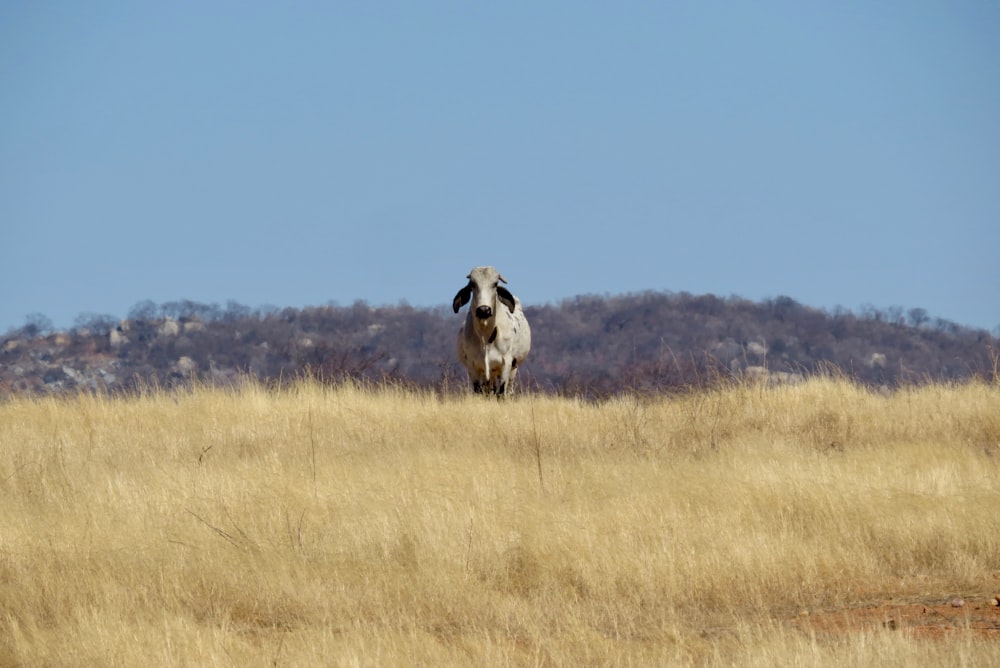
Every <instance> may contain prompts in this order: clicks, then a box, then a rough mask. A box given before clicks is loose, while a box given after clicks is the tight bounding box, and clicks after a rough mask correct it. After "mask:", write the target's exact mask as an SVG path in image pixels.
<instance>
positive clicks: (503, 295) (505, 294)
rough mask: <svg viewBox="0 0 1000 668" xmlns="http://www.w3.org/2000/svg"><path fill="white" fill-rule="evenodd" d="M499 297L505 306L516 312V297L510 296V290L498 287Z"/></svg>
mask: <svg viewBox="0 0 1000 668" xmlns="http://www.w3.org/2000/svg"><path fill="white" fill-rule="evenodd" d="M497 297H498V298H499V299H500V301H501V302H503V304H504V306H506V307H507V309H508V310H509V311H510V312H511V313H513V312H514V306H515V304H514V295H512V294H510V290H508V289H507V288H505V287H501V286H499V285H498V286H497Z"/></svg>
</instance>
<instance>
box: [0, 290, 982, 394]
mask: <svg viewBox="0 0 1000 668" xmlns="http://www.w3.org/2000/svg"><path fill="white" fill-rule="evenodd" d="M525 310H526V313H527V315H528V318H529V320H530V322H531V326H532V335H533V344H532V352H531V356H530V358H529V359H528V361H527V362H526V363H525V365H524V366H523V367H522V370H521V375H520V376H519V381H520V383H521V384H522V387H525V386H527V387H528V388H531V389H533V390H535V391H542V392H548V393H561V394H568V395H576V396H585V397H602V396H608V395H611V394H615V393H620V392H626V391H640V392H664V391H673V390H680V389H688V388H692V387H700V386H705V385H707V384H711V383H713V382H715V381H717V380H718V379H720V378H728V377H732V376H740V375H742V376H749V377H753V378H756V379H759V380H762V381H765V382H770V383H792V382H797V381H799V380H801V379H802V378H804V377H805V376H807V375H809V374H812V373H816V372H817V371H830V370H838V371H839V372H842V373H844V374H845V375H847V376H848V377H850V378H852V379H854V380H856V381H857V382H860V383H863V384H866V385H870V386H878V387H881V386H887V387H894V386H897V385H899V384H901V383H914V382H916V383H919V382H926V381H949V380H963V379H968V378H970V377H974V376H980V377H985V378H988V379H991V380H992V379H994V378H995V377H996V375H997V356H996V352H997V350H998V346H997V344H998V340H997V339H996V338H994V337H993V336H991V335H990V334H989V333H988V332H986V331H983V330H972V329H968V328H964V327H960V326H958V325H955V324H954V323H951V322H949V321H946V320H941V319H933V318H931V317H929V316H928V315H927V313H926V312H925V311H924V310H923V309H911V310H909V311H904V310H903V309H901V308H893V309H888V310H884V311H883V310H879V309H875V308H869V309H865V310H864V311H863V312H862V313H860V314H857V313H853V312H850V311H846V310H837V311H835V312H833V313H829V312H826V311H821V310H817V309H814V308H810V307H807V306H803V305H801V304H799V303H797V302H796V301H795V300H793V299H791V298H788V297H778V298H776V299H772V300H768V301H765V302H759V303H758V302H750V301H748V300H745V299H741V298H736V297H731V298H720V297H716V296H713V295H691V294H688V293H677V294H674V293H659V292H647V293H641V294H629V295H622V296H612V297H607V296H605V297H602V296H581V297H576V298H574V299H569V300H566V301H563V302H561V303H559V304H555V305H544V306H534V307H531V306H529V307H527V308H526V309H525ZM463 318H464V314H463V315H454V314H453V313H451V311H450V310H448V309H447V308H444V307H442V308H437V309H427V308H414V307H411V306H408V305H405V304H403V305H397V306H384V307H371V306H369V305H368V304H366V303H364V302H356V303H355V304H353V305H351V306H323V307H310V308H303V309H293V308H286V309H278V308H266V309H251V308H249V307H246V306H242V305H240V304H236V303H233V302H230V303H229V304H228V305H227V307H226V308H225V309H223V308H220V307H219V306H218V305H216V304H208V305H206V304H199V303H196V302H190V301H183V302H170V303H167V304H161V305H156V304H154V303H152V302H149V301H146V302H141V303H139V304H137V305H136V306H135V307H133V308H132V309H131V311H130V312H129V314H128V317H127V318H126V319H125V320H121V321H119V320H117V319H116V318H114V317H110V316H98V315H92V314H90V315H83V316H81V317H79V318H78V319H77V322H76V325H75V326H74V327H73V328H72V329H71V330H69V331H67V332H53V331H50V330H51V326H50V325H49V324H48V323H47V322H46V319H45V318H44V317H35V318H33V319H29V323H28V324H27V325H25V327H22V328H21V329H19V330H14V331H11V332H9V333H8V334H7V335H6V336H5V337H3V339H2V341H3V343H2V345H0V363H2V365H0V394H5V393H10V392H34V393H53V392H64V391H74V390H76V389H80V388H82V389H91V390H112V391H115V390H126V391H127V390H132V389H135V388H137V387H148V386H167V387H169V386H175V385H178V384H183V383H188V382H191V381H199V382H209V383H221V384H226V383H233V382H236V381H237V380H238V379H239V378H240V377H242V376H243V375H244V374H249V375H252V376H254V377H256V378H259V379H262V380H265V381H275V382H280V381H282V380H290V379H294V378H298V377H300V376H301V375H303V374H311V375H313V376H316V377H318V378H320V379H322V380H326V381H338V380H342V379H346V378H355V379H368V380H378V381H382V380H394V381H400V382H404V383H408V384H412V385H414V386H419V387H433V388H437V389H439V390H441V391H445V392H448V391H458V390H464V389H465V387H466V378H465V371H464V369H462V368H461V367H460V366H459V364H458V362H457V360H456V357H455V352H454V349H455V336H456V333H457V331H458V328H459V327H460V325H461V322H462V319H463Z"/></svg>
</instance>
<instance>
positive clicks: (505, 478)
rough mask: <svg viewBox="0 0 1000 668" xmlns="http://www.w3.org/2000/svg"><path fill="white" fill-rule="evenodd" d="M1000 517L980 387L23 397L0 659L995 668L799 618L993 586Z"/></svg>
mask: <svg viewBox="0 0 1000 668" xmlns="http://www.w3.org/2000/svg"><path fill="white" fill-rule="evenodd" d="M998 509H1000V387H998V386H997V385H987V384H983V383H971V384H968V385H956V386H951V385H933V386H928V387H923V388H913V389H905V390H901V391H899V392H897V393H895V394H891V395H884V396H883V395H879V394H873V393H870V392H867V391H865V390H863V389H860V388H857V387H855V386H853V385H851V384H849V383H847V382H846V381H842V380H838V379H834V378H817V379H814V380H812V381H810V382H808V383H806V384H804V385H800V386H794V387H778V388H767V387H761V386H756V385H752V384H745V385H736V386H733V387H729V388H725V389H721V390H717V391H713V392H705V393H698V394H692V395H689V396H683V397H675V398H658V399H643V398H637V397H631V396H629V397H622V398H620V399H617V400H614V401H609V402H606V403H601V404H590V403H585V402H580V401H573V400H569V399H561V398H550V397H539V396H522V397H520V398H519V399H517V400H516V401H509V402H505V403H496V402H491V401H484V400H481V398H479V397H464V398H445V399H441V398H438V397H435V396H433V395H430V394H423V393H418V392H409V391H403V390H398V389H393V388H381V389H365V388H359V387H354V386H350V385H347V386H343V387H339V388H329V387H324V386H321V385H318V384H315V383H309V382H303V383H301V384H298V385H296V386H294V387H292V388H291V389H287V390H280V391H266V390H264V389H262V388H261V387H259V386H257V385H254V384H251V383H248V384H247V385H246V386H245V387H243V388H242V389H240V390H237V391H223V390H213V389H196V390H193V391H190V392H186V393H185V392H182V393H173V394H171V393H165V392H162V393H161V392H150V393H148V394H146V395H144V396H140V397H134V398H108V397H93V396H79V397H76V398H72V399H64V400H59V399H13V400H10V401H7V402H6V403H3V404H0V665H51V666H64V665H65V666H69V665H74V666H75V665H108V666H115V665H121V666H133V665H143V664H147V665H157V666H159V665H164V666H170V665H185V666H186V665H198V666H203V665H239V666H255V665H289V666H293V665H294V666H300V665H372V666H376V665H377V666H394V665H398V666H411V665H509V664H513V665H553V666H578V665H626V664H627V665H686V664H699V665H701V664H718V665H722V664H725V665H762V666H763V665H767V666H773V665H796V666H800V665H844V664H848V665H900V666H903V665H913V664H915V663H919V664H923V665H929V664H933V665H997V664H998V662H1000V643H998V642H997V639H998V637H997V636H996V635H992V636H989V635H983V634H982V633H975V632H973V631H972V630H971V629H966V630H965V631H963V630H962V629H961V628H958V629H957V632H956V633H953V634H947V635H945V636H942V637H940V638H938V639H935V640H927V639H924V638H922V637H920V636H918V635H916V634H912V633H905V632H899V631H893V630H892V629H891V628H889V627H888V626H885V625H875V626H860V625H859V626H857V627H852V626H851V625H850V624H846V625H843V626H841V627H838V630H836V631H833V630H830V629H829V628H827V627H815V626H810V625H809V624H803V623H802V619H804V618H809V617H810V616H812V617H814V618H816V619H819V618H821V617H822V616H824V615H830V614H833V613H834V612H837V611H850V610H852V609H860V608H863V607H864V606H866V605H870V604H872V603H873V602H879V601H885V600H906V601H927V602H941V601H945V600H947V599H949V598H951V597H954V596H963V597H966V598H967V599H969V600H976V599H977V597H978V600H982V601H985V600H988V597H990V596H994V595H997V594H1000V512H998ZM990 613H991V611H990V610H989V609H987V608H984V609H983V613H982V614H984V615H986V614H990ZM997 616H998V618H1000V613H997Z"/></svg>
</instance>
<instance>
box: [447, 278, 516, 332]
mask: <svg viewBox="0 0 1000 668" xmlns="http://www.w3.org/2000/svg"><path fill="white" fill-rule="evenodd" d="M468 279H469V283H468V285H466V286H465V287H464V288H462V289H461V290H459V291H458V294H456V295H455V299H454V300H453V301H452V308H453V309H454V310H455V313H458V310H459V309H460V308H462V307H463V306H464V305H465V304H467V303H468V302H469V301H470V300H471V301H472V306H471V307H470V308H471V309H472V312H473V313H475V315H476V318H477V319H478V320H480V321H481V322H488V321H490V320H492V319H493V317H494V316H495V315H496V310H497V302H499V303H501V304H503V305H504V306H506V307H507V308H508V309H509V310H510V312H511V313H513V312H514V295H512V294H511V293H510V292H509V291H508V290H507V288H505V287H503V286H502V285H500V284H501V283H506V282H507V281H506V280H504V277H503V276H501V275H500V272H498V271H497V270H496V269H494V268H493V267H476V268H475V269H473V270H472V271H470V272H469V275H468Z"/></svg>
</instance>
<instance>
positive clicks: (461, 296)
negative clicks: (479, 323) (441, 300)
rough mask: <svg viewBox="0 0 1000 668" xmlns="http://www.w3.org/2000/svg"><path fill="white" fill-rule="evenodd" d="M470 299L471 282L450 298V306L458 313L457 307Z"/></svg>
mask: <svg viewBox="0 0 1000 668" xmlns="http://www.w3.org/2000/svg"><path fill="white" fill-rule="evenodd" d="M470 299H472V283H469V284H468V285H466V286H465V287H464V288H462V289H461V290H459V291H458V293H457V294H456V295H455V298H454V299H452V300H451V308H453V309H454V310H455V313H458V309H460V308H462V307H463V306H465V305H466V304H468V303H469V300H470Z"/></svg>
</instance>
